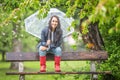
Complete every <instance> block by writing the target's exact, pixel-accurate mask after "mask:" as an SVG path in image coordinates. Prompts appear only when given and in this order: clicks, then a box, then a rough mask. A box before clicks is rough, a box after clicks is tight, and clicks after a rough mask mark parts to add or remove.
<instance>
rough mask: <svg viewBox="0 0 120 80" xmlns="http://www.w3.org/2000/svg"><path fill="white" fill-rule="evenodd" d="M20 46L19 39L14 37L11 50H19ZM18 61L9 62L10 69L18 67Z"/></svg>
mask: <svg viewBox="0 0 120 80" xmlns="http://www.w3.org/2000/svg"><path fill="white" fill-rule="evenodd" d="M21 48H22V45H21V41H19V40H17V39H14V40H13V52H20V51H21ZM18 67H19V62H11V65H10V69H18Z"/></svg>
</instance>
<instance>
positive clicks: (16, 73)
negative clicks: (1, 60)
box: [6, 71, 111, 75]
mask: <svg viewBox="0 0 120 80" xmlns="http://www.w3.org/2000/svg"><path fill="white" fill-rule="evenodd" d="M38 74H50V75H51V74H111V72H110V71H101V72H7V73H6V75H38Z"/></svg>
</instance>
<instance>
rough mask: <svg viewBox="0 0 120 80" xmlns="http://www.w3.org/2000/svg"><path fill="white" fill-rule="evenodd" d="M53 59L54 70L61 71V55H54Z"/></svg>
mask: <svg viewBox="0 0 120 80" xmlns="http://www.w3.org/2000/svg"><path fill="white" fill-rule="evenodd" d="M54 60H55V72H61V70H60V60H61V57H60V56H55V57H54Z"/></svg>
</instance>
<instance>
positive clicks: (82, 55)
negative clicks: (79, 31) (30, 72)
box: [6, 51, 108, 61]
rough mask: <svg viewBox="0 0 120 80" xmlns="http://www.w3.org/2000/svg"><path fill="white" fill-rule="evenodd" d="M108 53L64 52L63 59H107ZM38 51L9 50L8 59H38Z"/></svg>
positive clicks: (50, 57) (48, 55) (51, 56)
mask: <svg viewBox="0 0 120 80" xmlns="http://www.w3.org/2000/svg"><path fill="white" fill-rule="evenodd" d="M107 58H108V55H107V52H105V51H92V52H87V51H85V52H62V56H61V60H63V61H77V60H91V61H95V60H107ZM53 59H54V57H53V55H52V54H50V53H48V54H47V60H53ZM38 60H39V54H38V52H8V53H6V61H38Z"/></svg>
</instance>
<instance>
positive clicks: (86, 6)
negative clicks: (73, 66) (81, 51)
mask: <svg viewBox="0 0 120 80" xmlns="http://www.w3.org/2000/svg"><path fill="white" fill-rule="evenodd" d="M13 2H14V3H15V2H16V3H17V2H19V3H20V4H18V7H14V5H13V6H12V8H11V4H14V3H13ZM7 3H8V5H7ZM2 5H6V6H5V7H4V6H2V8H6V7H7V8H6V9H8V10H6V11H5V12H4V11H3V10H2V9H1V11H0V12H1V13H2V14H0V15H1V16H2V15H3V13H5V15H3V17H2V19H0V21H1V22H2V23H1V24H0V27H1V29H0V30H1V33H2V35H4V32H5V30H4V29H5V28H6V27H8V26H12V25H11V21H12V22H15V23H18V22H20V23H23V20H24V18H26V17H27V16H28V15H30V14H32V13H33V12H34V11H35V10H38V9H39V13H40V14H39V17H40V18H43V17H45V16H46V15H47V12H48V10H49V9H50V8H51V7H57V8H58V9H60V10H62V11H64V12H66V14H67V16H68V17H70V16H72V17H74V18H75V21H74V22H73V23H72V26H74V28H75V29H76V30H80V26H79V24H80V23H81V25H82V27H83V33H84V34H86V33H88V25H90V24H91V23H96V22H98V28H99V30H100V32H101V34H102V37H103V39H104V43H105V50H106V51H108V53H109V59H108V61H107V62H104V64H105V65H103V67H101V69H105V68H107V69H109V70H111V71H113V73H114V74H112V75H113V76H114V77H115V78H116V79H117V80H119V79H120V77H119V74H120V73H119V72H118V70H119V66H120V64H119V63H120V62H119V61H120V60H119V59H120V56H119V55H120V52H119V44H120V41H119V37H120V14H119V13H120V1H119V0H42V1H41V0H40V1H39V0H25V1H24V0H20V1H12V2H11V1H7V0H2ZM21 6H22V7H21ZM8 7H10V10H9V8H8ZM14 12H15V13H16V14H14ZM7 13H9V14H7ZM16 17H17V18H16ZM83 18H87V19H86V20H84V21H83V22H80V20H81V19H83ZM20 25H23V24H20ZM3 26H5V27H3ZM19 27H20V26H19ZM9 30H11V29H10V28H9ZM78 32H80V31H78ZM11 34H13V33H11ZM15 35H19V33H18V34H15ZM73 37H74V38H75V39H77V38H78V34H77V33H74V35H73ZM9 38H10V39H9V40H7V41H9V43H10V41H11V37H9ZM2 39H3V36H2V37H1V40H2ZM0 44H3V43H0ZM111 44H112V45H111ZM10 45H11V44H10ZM0 46H1V45H0ZM114 62H115V63H114ZM111 65H112V66H113V67H110V66H111ZM116 65H117V66H116ZM115 72H118V73H117V74H115ZM106 80H107V79H106Z"/></svg>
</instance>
